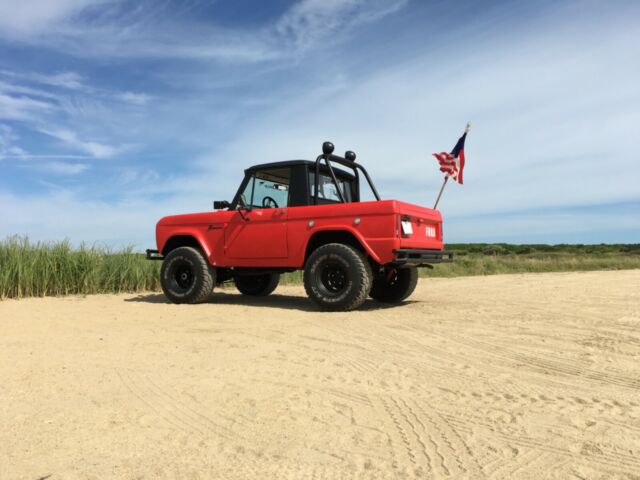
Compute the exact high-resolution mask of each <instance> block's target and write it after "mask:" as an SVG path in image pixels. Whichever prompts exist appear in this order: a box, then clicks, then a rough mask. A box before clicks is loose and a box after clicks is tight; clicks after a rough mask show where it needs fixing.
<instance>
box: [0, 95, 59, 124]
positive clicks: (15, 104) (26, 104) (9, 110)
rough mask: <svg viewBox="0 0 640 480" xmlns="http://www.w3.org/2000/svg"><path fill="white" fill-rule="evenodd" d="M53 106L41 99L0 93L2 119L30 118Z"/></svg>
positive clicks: (0, 115) (0, 114) (50, 109)
mask: <svg viewBox="0 0 640 480" xmlns="http://www.w3.org/2000/svg"><path fill="white" fill-rule="evenodd" d="M55 108H56V107H55V106H54V105H53V104H51V103H49V102H46V101H43V100H37V99H35V98H31V97H27V96H23V95H21V96H16V95H7V94H4V93H0V119H3V120H31V119H34V118H37V116H38V115H39V114H42V113H48V112H51V111H53V110H55Z"/></svg>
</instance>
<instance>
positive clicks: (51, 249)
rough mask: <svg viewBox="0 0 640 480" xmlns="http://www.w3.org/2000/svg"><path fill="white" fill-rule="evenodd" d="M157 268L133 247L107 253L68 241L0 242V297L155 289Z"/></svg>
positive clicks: (106, 250)
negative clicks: (75, 247) (74, 245)
mask: <svg viewBox="0 0 640 480" xmlns="http://www.w3.org/2000/svg"><path fill="white" fill-rule="evenodd" d="M158 270H159V264H158V262H149V261H147V260H146V259H145V257H144V255H142V254H138V253H134V252H133V249H132V248H126V249H123V250H120V251H112V250H111V249H109V248H106V247H97V246H91V247H88V246H86V245H81V246H80V247H79V248H77V249H72V248H71V245H70V243H69V242H68V241H62V242H56V243H42V242H37V243H32V242H30V241H29V240H28V239H27V238H23V237H10V238H8V239H6V240H4V241H2V242H0V298H21V297H43V296H47V295H69V294H90V293H118V292H138V291H146V290H157V289H159V287H160V283H159V275H158Z"/></svg>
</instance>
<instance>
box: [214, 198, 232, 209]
mask: <svg viewBox="0 0 640 480" xmlns="http://www.w3.org/2000/svg"><path fill="white" fill-rule="evenodd" d="M230 206H231V204H230V203H229V202H227V201H226V200H216V201H215V202H213V209H214V210H224V209H225V208H229V207H230Z"/></svg>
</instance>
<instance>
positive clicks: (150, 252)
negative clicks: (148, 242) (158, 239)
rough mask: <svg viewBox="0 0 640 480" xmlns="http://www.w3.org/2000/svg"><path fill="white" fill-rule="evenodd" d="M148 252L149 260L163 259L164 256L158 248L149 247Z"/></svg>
mask: <svg viewBox="0 0 640 480" xmlns="http://www.w3.org/2000/svg"><path fill="white" fill-rule="evenodd" d="M146 252H147V260H162V259H163V258H164V256H163V255H162V254H161V253H160V252H159V251H158V250H152V249H150V248H148V249H147V250H146Z"/></svg>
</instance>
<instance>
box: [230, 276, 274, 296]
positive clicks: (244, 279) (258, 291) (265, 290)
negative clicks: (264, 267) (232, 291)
mask: <svg viewBox="0 0 640 480" xmlns="http://www.w3.org/2000/svg"><path fill="white" fill-rule="evenodd" d="M233 283H235V284H236V288H237V289H238V291H239V292H240V293H242V294H243V295H249V296H252V297H265V296H267V295H269V294H270V293H271V292H273V291H274V290H275V289H276V287H277V286H278V283H280V274H279V273H265V274H262V275H238V276H237V277H235V278H234V279H233Z"/></svg>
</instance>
